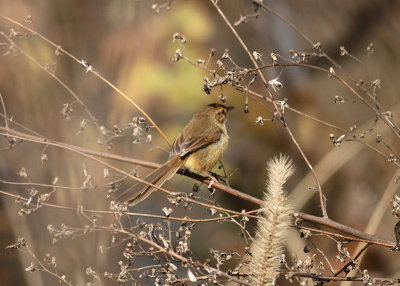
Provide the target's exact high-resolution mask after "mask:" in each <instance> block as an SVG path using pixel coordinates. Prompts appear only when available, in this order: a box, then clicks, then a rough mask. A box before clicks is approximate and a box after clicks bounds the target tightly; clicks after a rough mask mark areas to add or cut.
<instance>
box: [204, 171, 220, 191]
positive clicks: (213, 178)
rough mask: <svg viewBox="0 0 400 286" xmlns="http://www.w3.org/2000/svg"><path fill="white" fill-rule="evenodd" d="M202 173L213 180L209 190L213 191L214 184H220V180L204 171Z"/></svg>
mask: <svg viewBox="0 0 400 286" xmlns="http://www.w3.org/2000/svg"><path fill="white" fill-rule="evenodd" d="M202 173H203V174H204V175H206V176H207V177H209V178H210V179H211V182H210V184H209V185H208V187H207V188H209V189H211V187H212V185H213V184H214V183H218V180H217V179H216V178H215V177H214V176H213V175H212V174H211V173H210V172H207V171H202Z"/></svg>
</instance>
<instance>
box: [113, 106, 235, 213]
mask: <svg viewBox="0 0 400 286" xmlns="http://www.w3.org/2000/svg"><path fill="white" fill-rule="evenodd" d="M233 108H234V107H233V106H225V105H224V104H221V103H212V104H209V105H207V106H205V107H203V108H202V109H201V110H200V111H198V112H197V113H196V114H195V115H193V117H192V119H191V120H190V121H189V123H188V124H187V125H186V126H185V127H184V128H183V129H182V131H181V132H180V133H179V134H178V136H177V137H176V139H175V141H174V143H173V144H172V146H171V151H170V156H169V159H168V160H167V161H166V162H165V163H164V164H162V165H161V166H160V167H158V168H157V169H155V170H154V171H152V172H150V173H149V174H148V175H147V176H146V177H144V178H143V181H145V182H147V183H150V184H152V185H155V186H157V187H161V186H162V185H163V184H164V183H165V181H167V180H169V179H171V178H172V177H173V176H174V175H175V173H176V172H177V171H178V170H179V169H180V168H185V169H188V170H189V171H191V172H194V173H203V174H206V175H207V176H208V177H210V178H211V179H212V182H213V181H216V179H215V178H214V177H213V176H211V175H210V174H209V173H208V171H210V170H211V169H212V168H213V167H214V165H215V164H216V163H217V162H218V161H219V160H220V159H221V157H222V155H223V154H224V152H225V150H226V149H227V147H228V142H229V136H228V133H227V130H226V125H225V123H226V120H227V113H228V112H229V111H230V110H232V109H233ZM145 182H138V183H136V184H134V185H133V186H132V187H130V188H129V189H127V190H126V191H124V192H123V193H122V194H121V195H120V196H119V197H117V199H116V203H117V205H122V204H128V205H129V206H134V205H137V204H138V203H140V202H142V201H143V200H145V199H146V198H147V197H148V196H149V195H150V194H151V193H152V192H153V191H155V190H156V188H154V187H152V186H150V185H149V184H147V183H145ZM212 182H211V183H212Z"/></svg>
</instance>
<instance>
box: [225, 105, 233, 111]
mask: <svg viewBox="0 0 400 286" xmlns="http://www.w3.org/2000/svg"><path fill="white" fill-rule="evenodd" d="M234 108H235V107H234V106H228V107H227V108H226V111H230V110H232V109H234Z"/></svg>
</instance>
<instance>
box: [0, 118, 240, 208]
mask: <svg viewBox="0 0 400 286" xmlns="http://www.w3.org/2000/svg"><path fill="white" fill-rule="evenodd" d="M0 131H5V132H9V133H10V134H12V136H13V137H15V138H18V139H21V140H26V141H30V142H35V143H39V144H46V145H51V146H57V147H61V148H64V149H66V150H69V151H72V152H75V153H77V154H79V155H82V156H84V157H86V158H89V159H91V160H93V161H95V162H97V163H100V164H102V165H103V166H106V167H108V168H110V169H112V170H114V171H116V172H118V173H120V174H122V175H124V176H126V177H127V178H130V179H132V180H134V181H138V182H142V183H145V184H148V185H149V186H152V187H153V188H156V189H157V190H160V191H162V192H164V193H166V194H167V195H173V194H174V193H173V192H170V191H168V190H166V189H164V188H161V187H158V186H155V185H153V184H150V183H149V182H146V181H144V180H142V179H140V178H137V177H135V176H133V175H131V174H129V173H127V172H125V171H123V170H121V169H119V168H117V167H115V166H113V165H111V164H109V163H107V162H105V161H102V160H100V159H98V158H96V157H94V156H91V155H88V154H85V153H84V152H82V151H80V150H78V149H77V148H75V147H72V146H71V145H66V144H64V143H58V142H55V141H52V140H50V139H42V138H38V137H36V136H33V135H28V134H24V133H21V132H18V131H16V130H13V129H10V128H5V127H2V126H0ZM182 199H183V200H185V201H187V202H189V203H193V204H196V205H200V206H203V207H207V208H212V209H215V210H219V211H223V212H227V213H231V214H237V215H240V214H241V213H240V212H236V211H232V210H229V209H225V208H221V207H218V206H215V205H210V204H205V203H202V202H199V201H196V200H193V199H190V198H188V197H185V196H182Z"/></svg>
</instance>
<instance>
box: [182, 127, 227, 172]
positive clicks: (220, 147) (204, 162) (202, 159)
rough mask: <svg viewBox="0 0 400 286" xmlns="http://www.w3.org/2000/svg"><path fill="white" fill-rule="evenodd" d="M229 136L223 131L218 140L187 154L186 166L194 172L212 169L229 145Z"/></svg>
mask: <svg viewBox="0 0 400 286" xmlns="http://www.w3.org/2000/svg"><path fill="white" fill-rule="evenodd" d="M228 141H229V136H228V135H227V134H226V133H225V132H223V133H222V134H221V137H220V139H219V140H218V141H217V142H214V143H211V144H210V145H208V146H207V147H205V148H203V149H200V150H197V151H195V152H193V153H192V154H190V155H189V156H187V158H186V159H185V163H184V166H185V167H186V168H188V169H189V170H190V171H192V172H202V171H209V170H211V169H212V168H213V167H214V165H215V164H216V163H217V162H218V161H219V160H220V159H221V157H222V155H223V154H224V152H225V150H226V148H227V147H228Z"/></svg>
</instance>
